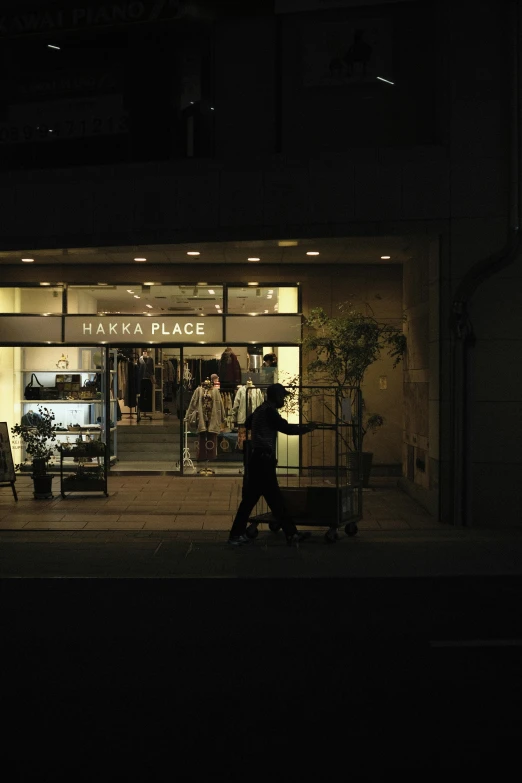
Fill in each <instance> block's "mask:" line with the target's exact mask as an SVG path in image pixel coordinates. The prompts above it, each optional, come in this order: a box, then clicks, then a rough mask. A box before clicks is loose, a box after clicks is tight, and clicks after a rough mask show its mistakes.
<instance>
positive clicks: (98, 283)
mask: <svg viewBox="0 0 522 783" xmlns="http://www.w3.org/2000/svg"><path fill="white" fill-rule="evenodd" d="M97 285H109V284H108V283H97Z"/></svg>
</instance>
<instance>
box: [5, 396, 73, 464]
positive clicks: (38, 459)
mask: <svg viewBox="0 0 522 783" xmlns="http://www.w3.org/2000/svg"><path fill="white" fill-rule="evenodd" d="M31 414H32V415H31ZM26 417H27V418H26ZM24 419H25V421H24ZM22 422H23V423H22V424H15V425H14V426H13V427H11V432H12V434H13V435H15V436H16V437H18V438H20V440H22V441H23V442H24V443H25V450H26V452H27V454H29V455H30V456H31V457H32V461H33V475H42V474H45V473H46V471H47V464H48V462H49V460H50V459H51V457H52V456H53V454H54V449H55V447H56V428H57V427H59V426H61V425H60V424H56V423H55V415H54V413H53V412H52V411H51V410H49V408H44V407H43V406H42V405H38V413H37V414H35V413H34V412H30V413H29V414H26V415H25V416H24V417H23V419H22ZM24 465H25V463H23V462H21V463H20V464H19V465H15V468H16V470H22V469H23V467H24Z"/></svg>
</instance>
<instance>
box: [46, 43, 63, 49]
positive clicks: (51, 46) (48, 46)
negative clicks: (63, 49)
mask: <svg viewBox="0 0 522 783" xmlns="http://www.w3.org/2000/svg"><path fill="white" fill-rule="evenodd" d="M47 48H48V49H59V48H60V47H59V46H55V45H54V44H47Z"/></svg>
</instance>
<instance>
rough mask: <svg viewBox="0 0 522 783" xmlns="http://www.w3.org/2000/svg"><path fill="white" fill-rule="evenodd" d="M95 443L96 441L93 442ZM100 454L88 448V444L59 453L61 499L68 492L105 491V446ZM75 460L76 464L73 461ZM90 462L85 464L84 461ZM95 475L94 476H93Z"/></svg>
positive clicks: (106, 461)
mask: <svg viewBox="0 0 522 783" xmlns="http://www.w3.org/2000/svg"><path fill="white" fill-rule="evenodd" d="M94 442H95V443H96V442H97V441H94ZM103 446H104V450H103V452H102V453H101V454H100V453H99V452H96V451H94V449H90V448H89V444H88V442H86V443H85V444H84V445H83V446H73V447H72V448H69V449H62V448H61V449H59V451H60V493H61V495H62V497H63V498H65V497H66V493H69V492H84V493H85V492H103V493H104V495H105V496H106V497H108V496H109V493H108V491H107V463H108V455H107V445H106V444H103ZM75 458H76V462H75V461H74V459H75ZM87 459H88V460H91V461H90V462H85V460H87ZM94 473H96V474H97V475H96V476H93V474H94Z"/></svg>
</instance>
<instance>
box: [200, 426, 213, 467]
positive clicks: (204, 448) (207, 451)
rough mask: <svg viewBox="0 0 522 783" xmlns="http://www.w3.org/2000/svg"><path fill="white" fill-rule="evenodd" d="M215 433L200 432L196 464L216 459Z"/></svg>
mask: <svg viewBox="0 0 522 783" xmlns="http://www.w3.org/2000/svg"><path fill="white" fill-rule="evenodd" d="M217 437H218V436H217V433H215V432H200V433H199V442H198V462H204V461H205V460H210V459H216V457H217Z"/></svg>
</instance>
